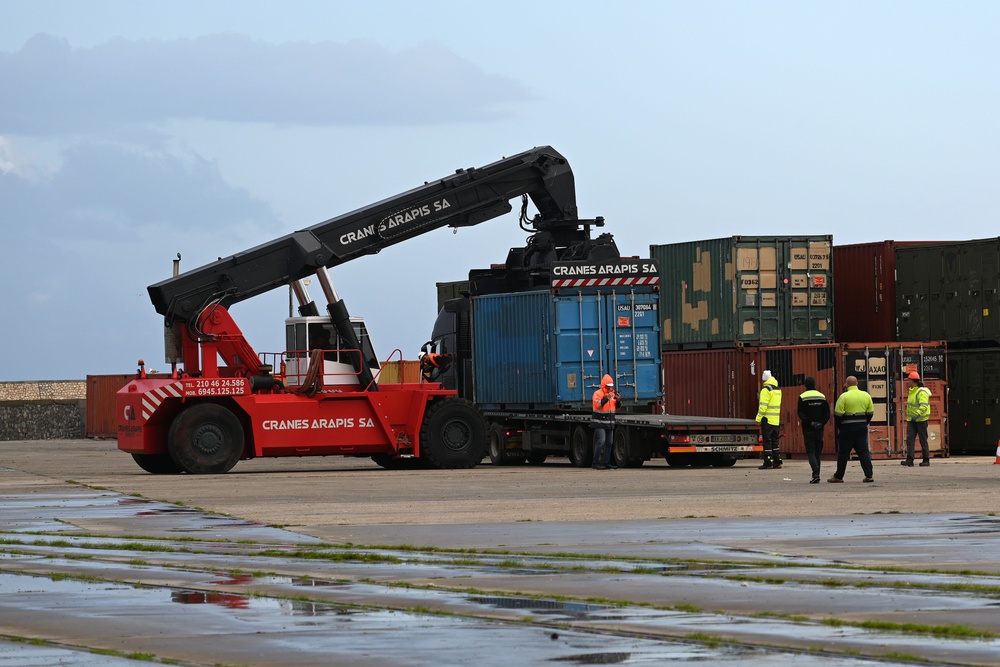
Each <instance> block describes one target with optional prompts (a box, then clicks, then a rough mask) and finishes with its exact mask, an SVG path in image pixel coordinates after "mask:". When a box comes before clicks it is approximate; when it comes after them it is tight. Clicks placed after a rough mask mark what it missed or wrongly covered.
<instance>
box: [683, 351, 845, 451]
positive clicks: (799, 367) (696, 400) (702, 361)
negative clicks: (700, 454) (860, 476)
mask: <svg viewBox="0 0 1000 667" xmlns="http://www.w3.org/2000/svg"><path fill="white" fill-rule="evenodd" d="M838 356H839V347H838V346H837V345H836V344H835V343H824V344H814V345H788V346H771V347H733V348H729V349H713V350H678V351H672V352H670V351H668V352H664V353H663V377H664V390H663V407H664V411H665V412H666V413H667V414H674V415H695V416H703V417H739V418H742V419H753V417H754V415H756V414H757V396H758V393H759V392H760V387H761V381H760V374H761V372H762V371H763V370H765V369H768V370H770V371H771V372H772V373H773V374H774V376H775V377H776V378H777V379H778V382H779V384H780V386H781V390H782V400H781V423H782V424H783V425H784V427H783V428H782V438H781V451H782V454H783V455H785V456H788V455H791V456H792V457H795V458H800V457H804V456H805V443H804V441H803V439H802V429H801V427H800V426H799V419H798V415H797V409H798V400H799V394H801V393H802V392H803V391H804V390H805V388H804V387H803V386H802V382H803V381H804V380H805V379H806V378H807V377H810V376H812V377H814V378H816V388H817V389H818V390H819V391H821V392H823V394H824V395H826V396H827V397H836V396H837V395H838V394H839V393H840V392H839V387H840V385H841V384H842V377H840V378H838V373H837V366H838V364H837V359H838ZM831 400H832V398H831ZM831 432H832V429H827V438H828V440H829V444H828V445H827V446H826V447H825V451H826V452H827V453H832V452H833V451H834V449H833V436H832V434H831Z"/></svg>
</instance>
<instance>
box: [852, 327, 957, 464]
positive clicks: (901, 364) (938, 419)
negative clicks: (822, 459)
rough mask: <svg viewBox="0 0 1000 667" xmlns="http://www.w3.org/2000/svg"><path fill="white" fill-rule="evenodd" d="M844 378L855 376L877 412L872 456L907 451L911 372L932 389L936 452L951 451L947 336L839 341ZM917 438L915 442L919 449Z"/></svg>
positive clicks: (931, 425) (932, 440)
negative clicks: (907, 414) (907, 413)
mask: <svg viewBox="0 0 1000 667" xmlns="http://www.w3.org/2000/svg"><path fill="white" fill-rule="evenodd" d="M841 357H842V360H843V366H842V377H844V378H846V377H847V376H848V375H853V376H855V377H856V378H858V386H860V387H861V388H863V389H865V390H866V391H867V392H868V393H869V394H870V395H871V397H872V403H873V404H874V408H875V415H874V417H873V418H872V421H871V424H870V427H869V428H870V434H869V438H868V445H869V448H870V449H871V452H872V457H873V458H901V457H904V456H905V455H906V399H907V396H908V393H909V385H908V383H907V380H906V376H907V374H909V373H910V372H911V371H916V372H918V373H920V376H921V377H922V378H924V384H925V385H926V386H927V388H928V389H930V391H931V417H930V421H929V424H928V428H927V431H928V444H929V447H930V450H931V453H932V454H933V455H934V456H947V455H948V451H949V446H948V423H949V420H948V409H947V402H946V397H947V395H948V349H947V344H946V343H945V341H916V342H905V341H903V342H901V341H883V342H871V343H843V344H841ZM919 446H920V445H919V443H918V444H917V447H918V448H919Z"/></svg>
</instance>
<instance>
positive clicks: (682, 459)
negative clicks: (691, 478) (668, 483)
mask: <svg viewBox="0 0 1000 667" xmlns="http://www.w3.org/2000/svg"><path fill="white" fill-rule="evenodd" d="M664 458H665V459H666V460H667V465H668V466H670V467H671V468H683V467H685V466H687V465H688V464H689V463H691V459H690V458H689V455H688V454H667V455H666V456H665V457H664Z"/></svg>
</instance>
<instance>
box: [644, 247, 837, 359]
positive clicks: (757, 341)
mask: <svg viewBox="0 0 1000 667" xmlns="http://www.w3.org/2000/svg"><path fill="white" fill-rule="evenodd" d="M832 240H833V238H832V237H831V236H784V237H781V236H733V237H729V238H721V239H711V240H706V241H692V242H687V243H672V244H668V245H653V246H650V248H649V252H650V257H652V258H653V259H655V260H657V261H658V262H659V264H660V291H661V294H662V295H663V299H662V301H661V310H662V332H661V333H662V335H663V338H662V341H661V342H662V348H663V349H664V350H682V349H704V348H712V347H723V348H724V347H734V346H736V345H756V346H764V345H783V344H788V343H824V342H830V341H832V340H833V298H832V296H833V295H832V281H831V280H830V269H831V266H830V246H831V243H832Z"/></svg>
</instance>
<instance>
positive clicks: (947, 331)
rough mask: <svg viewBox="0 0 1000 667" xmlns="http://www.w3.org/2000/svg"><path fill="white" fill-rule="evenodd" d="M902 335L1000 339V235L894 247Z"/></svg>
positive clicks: (977, 341)
mask: <svg viewBox="0 0 1000 667" xmlns="http://www.w3.org/2000/svg"><path fill="white" fill-rule="evenodd" d="M896 312H897V315H898V336H899V338H900V339H902V340H933V339H942V340H947V341H949V342H952V343H954V342H963V343H970V344H980V345H983V346H986V345H993V344H995V343H997V342H1000V238H990V239H978V240H973V241H959V242H950V243H935V244H930V245H920V246H906V247H898V248H896Z"/></svg>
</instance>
